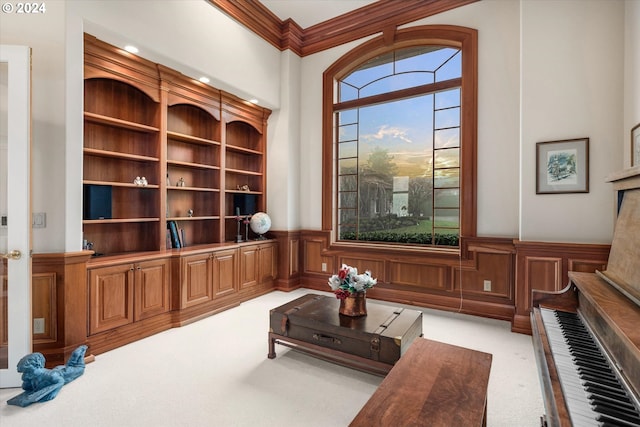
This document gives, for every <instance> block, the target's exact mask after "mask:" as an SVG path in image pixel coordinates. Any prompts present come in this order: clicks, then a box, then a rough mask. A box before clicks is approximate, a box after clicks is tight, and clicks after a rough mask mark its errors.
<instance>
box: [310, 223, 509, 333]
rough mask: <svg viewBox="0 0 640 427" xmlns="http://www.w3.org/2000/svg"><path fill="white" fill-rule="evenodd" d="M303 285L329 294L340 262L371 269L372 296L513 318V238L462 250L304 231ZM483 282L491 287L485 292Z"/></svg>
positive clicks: (476, 241) (476, 242) (477, 241)
mask: <svg viewBox="0 0 640 427" xmlns="http://www.w3.org/2000/svg"><path fill="white" fill-rule="evenodd" d="M301 241H302V244H301V255H300V257H301V259H302V262H303V266H304V268H303V271H302V274H301V277H300V282H301V285H302V286H305V287H308V288H311V289H317V290H322V291H329V287H328V285H327V279H328V277H329V276H330V275H332V274H335V272H337V270H338V269H339V268H340V266H341V265H342V264H348V265H351V266H353V267H356V268H357V269H358V271H365V270H370V271H371V274H372V275H373V276H374V277H375V278H377V279H378V285H377V286H376V287H375V288H373V289H371V290H369V291H368V292H367V294H368V295H369V297H370V298H373V299H381V300H385V301H392V302H398V303H404V304H412V305H417V306H423V307H430V308H437V309H442V310H450V311H459V312H463V313H467V314H474V315H478V316H484V317H492V318H497V319H503V320H509V321H511V319H512V318H513V313H514V301H513V296H514V289H513V285H514V280H513V278H514V277H515V274H514V271H515V270H514V269H515V260H514V256H515V250H514V248H513V240H512V239H503V238H473V239H471V238H469V239H463V241H464V243H463V246H462V248H461V249H460V251H458V250H457V249H444V250H439V251H425V250H420V249H417V248H397V247H390V246H388V245H372V244H369V245H363V246H358V247H356V246H354V245H350V244H330V243H329V242H330V234H329V233H328V232H323V231H308V230H305V231H301ZM485 280H488V281H490V282H491V289H490V290H485V287H484V283H485Z"/></svg>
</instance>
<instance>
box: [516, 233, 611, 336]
mask: <svg viewBox="0 0 640 427" xmlns="http://www.w3.org/2000/svg"><path fill="white" fill-rule="evenodd" d="M514 246H515V248H516V253H517V255H516V286H515V289H516V307H515V308H516V313H515V315H514V318H513V321H512V330H513V331H514V332H521V333H526V334H531V320H530V312H531V291H532V290H533V289H536V290H544V291H560V290H561V289H564V288H565V287H566V286H567V285H568V284H569V276H568V272H569V271H579V272H587V273H593V272H595V271H596V270H604V269H605V268H606V266H607V260H608V258H609V250H610V248H611V246H610V245H597V244H577V243H549V242H523V241H520V240H515V241H514Z"/></svg>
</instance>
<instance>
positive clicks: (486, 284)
mask: <svg viewBox="0 0 640 427" xmlns="http://www.w3.org/2000/svg"><path fill="white" fill-rule="evenodd" d="M484 291H485V292H491V280H485V281H484Z"/></svg>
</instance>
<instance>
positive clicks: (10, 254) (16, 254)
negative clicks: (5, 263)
mask: <svg viewBox="0 0 640 427" xmlns="http://www.w3.org/2000/svg"><path fill="white" fill-rule="evenodd" d="M21 256H22V252H20V251H19V250H17V249H14V250H12V251H9V252H7V253H6V254H2V258H7V259H20V257H21Z"/></svg>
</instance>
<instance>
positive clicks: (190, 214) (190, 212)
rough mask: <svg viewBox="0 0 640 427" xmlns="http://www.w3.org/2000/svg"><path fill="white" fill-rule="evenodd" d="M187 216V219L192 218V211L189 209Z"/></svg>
mask: <svg viewBox="0 0 640 427" xmlns="http://www.w3.org/2000/svg"><path fill="white" fill-rule="evenodd" d="M187 216H188V217H189V218H193V209H189V210H188V211H187Z"/></svg>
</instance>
